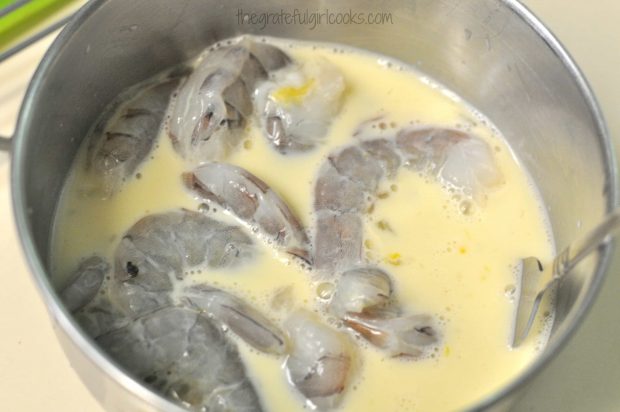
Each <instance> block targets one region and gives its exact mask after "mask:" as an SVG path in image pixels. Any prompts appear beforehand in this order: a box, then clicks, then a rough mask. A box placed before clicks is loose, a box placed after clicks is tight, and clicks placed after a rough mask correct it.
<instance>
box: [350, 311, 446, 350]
mask: <svg viewBox="0 0 620 412" xmlns="http://www.w3.org/2000/svg"><path fill="white" fill-rule="evenodd" d="M343 320H344V323H345V325H347V326H349V327H350V328H351V329H353V330H355V331H356V332H358V333H359V334H360V335H362V336H363V337H364V338H365V339H366V340H368V341H369V342H370V343H372V344H373V345H375V346H377V347H379V348H381V349H384V350H386V351H387V352H388V353H389V354H390V355H391V356H395V357H397V356H400V357H410V358H416V357H419V356H421V355H423V354H424V351H425V349H427V348H428V347H429V346H430V345H432V344H435V343H437V341H438V336H437V331H436V328H435V327H434V326H433V325H434V320H433V318H432V317H431V316H429V315H408V316H399V317H385V318H384V317H377V316H375V315H367V314H363V313H348V314H347V315H345V317H344V319H343Z"/></svg>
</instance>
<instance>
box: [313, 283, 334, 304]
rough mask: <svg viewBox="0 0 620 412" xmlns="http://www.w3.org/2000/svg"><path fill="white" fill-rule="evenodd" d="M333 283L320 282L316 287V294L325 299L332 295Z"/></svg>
mask: <svg viewBox="0 0 620 412" xmlns="http://www.w3.org/2000/svg"><path fill="white" fill-rule="evenodd" d="M334 288H335V287H334V284H333V283H330V282H322V283H320V284H319V285H318V286H317V287H316V295H317V296H318V297H319V298H320V299H323V300H327V299H329V298H331V297H332V294H333V293H334Z"/></svg>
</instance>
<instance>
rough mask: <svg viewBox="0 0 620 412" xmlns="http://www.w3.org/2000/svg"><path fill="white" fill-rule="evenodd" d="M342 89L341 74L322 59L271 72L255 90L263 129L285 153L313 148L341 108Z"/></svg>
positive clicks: (323, 135)
mask: <svg viewBox="0 0 620 412" xmlns="http://www.w3.org/2000/svg"><path fill="white" fill-rule="evenodd" d="M344 90H345V81H344V77H343V76H342V74H341V73H340V71H339V70H338V69H337V68H336V67H335V66H334V65H332V64H331V63H329V62H328V61H327V60H324V59H317V60H313V61H310V62H307V63H305V64H303V65H300V64H291V65H289V66H287V67H285V68H283V69H282V70H279V71H277V72H275V73H273V75H272V76H271V77H270V79H269V80H267V81H265V82H262V83H261V84H260V85H259V87H258V88H257V91H256V99H255V101H256V109H257V114H258V116H259V119H260V124H261V128H262V129H263V133H264V134H265V135H266V136H267V138H268V139H269V142H270V143H271V144H272V145H273V146H274V147H275V148H276V150H278V151H279V152H281V153H284V154H286V153H291V152H303V151H307V150H310V149H312V148H314V147H315V146H316V145H317V144H318V143H319V142H320V141H321V140H322V139H323V138H324V137H325V135H326V133H327V130H328V128H329V126H330V124H331V122H332V119H333V118H334V116H335V115H337V114H338V112H339V111H340V107H341V105H342V100H343V94H344Z"/></svg>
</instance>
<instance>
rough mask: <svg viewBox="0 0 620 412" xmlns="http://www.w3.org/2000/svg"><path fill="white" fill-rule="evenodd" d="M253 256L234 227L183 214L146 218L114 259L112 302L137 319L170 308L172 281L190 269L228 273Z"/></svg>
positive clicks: (249, 243)
mask: <svg viewBox="0 0 620 412" xmlns="http://www.w3.org/2000/svg"><path fill="white" fill-rule="evenodd" d="M254 255H255V250H254V246H253V242H252V240H251V239H250V238H249V237H248V235H246V234H245V232H244V231H243V230H242V229H241V228H239V227H237V226H232V225H228V224H224V223H221V222H218V221H216V220H213V219H211V218H209V217H207V216H204V215H203V214H201V213H198V212H192V211H189V210H184V209H181V210H175V211H171V212H166V213H160V214H155V215H150V216H146V217H144V218H142V219H140V220H139V221H138V222H136V223H135V224H134V225H133V226H132V227H131V228H130V229H129V230H128V231H127V232H126V233H125V235H124V236H123V238H122V239H121V241H120V244H119V245H118V247H117V249H116V253H115V261H114V278H115V282H114V284H113V286H114V287H113V298H114V299H115V301H117V302H119V303H120V305H121V306H122V307H124V308H125V310H126V311H127V312H128V313H129V314H131V315H133V316H137V315H140V314H142V313H146V312H149V311H152V310H154V309H156V308H158V307H162V306H166V305H169V304H171V303H172V302H171V297H170V292H171V291H172V289H173V284H172V279H173V278H176V279H183V278H184V277H185V273H186V272H187V271H188V270H189V269H190V268H194V267H210V268H222V267H234V266H237V265H240V264H242V263H244V262H248V261H249V260H251V259H252V258H253V256H254Z"/></svg>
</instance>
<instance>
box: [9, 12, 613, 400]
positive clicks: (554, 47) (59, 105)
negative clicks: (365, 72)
mask: <svg viewBox="0 0 620 412" xmlns="http://www.w3.org/2000/svg"><path fill="white" fill-rule="evenodd" d="M326 8H329V11H330V12H332V13H337V12H344V13H347V12H357V13H364V12H366V13H367V12H389V13H391V15H392V23H391V24H390V23H389V22H388V23H384V24H380V25H370V24H368V25H356V24H338V25H337V24H322V25H320V26H318V27H316V28H315V29H313V30H312V29H310V27H311V26H304V25H300V24H284V23H280V24H267V25H266V27H264V28H263V25H262V22H260V21H258V22H256V24H251V22H245V23H244V22H243V19H242V16H241V17H239V16H240V13H242V14H245V13H253V12H255V13H267V12H270V13H276V14H279V13H280V12H281V11H285V12H290V13H293V12H294V11H295V9H298V10H299V11H300V12H301V13H302V14H303V13H304V12H305V10H309V11H324V10H325V9H326ZM240 33H254V34H258V35H269V36H280V37H289V38H296V39H303V40H314V41H328V42H337V43H342V44H348V45H351V46H355V47H360V48H364V49H369V50H372V51H376V52H378V53H383V54H386V55H390V56H393V57H396V58H398V59H401V60H402V61H404V62H407V63H409V64H412V65H414V66H416V67H418V68H420V69H421V70H423V71H424V72H425V73H427V74H428V75H430V76H431V77H433V78H434V79H436V80H438V81H439V82H441V83H443V84H444V85H446V86H447V87H448V88H449V89H452V90H453V91H455V92H456V93H458V94H459V95H460V96H462V97H463V98H465V99H466V100H467V101H469V102H470V103H472V104H473V105H474V106H475V107H477V108H479V109H480V110H481V111H482V112H483V113H485V114H486V115H487V116H488V117H489V118H490V119H491V120H492V121H493V122H494V123H495V125H496V126H497V127H498V128H499V129H500V130H502V132H503V133H504V135H505V136H506V138H507V139H508V141H509V143H510V145H511V146H512V148H513V149H514V151H515V153H516V155H517V157H518V158H519V160H520V161H521V162H522V163H523V164H524V166H525V167H526V168H527V169H528V170H529V171H530V173H531V174H532V177H533V179H534V180H535V181H536V183H537V184H538V188H539V189H540V191H541V195H542V197H543V199H544V202H545V204H546V206H547V208H548V211H549V214H550V217H551V223H552V226H553V230H554V235H555V240H556V243H557V246H558V248H562V247H564V246H565V245H567V243H568V242H569V241H570V239H572V238H573V237H574V236H575V235H576V234H577V233H578V232H579V231H580V227H584V228H588V227H591V226H593V224H594V223H595V222H596V221H598V220H599V219H600V218H601V217H602V216H603V214H604V213H605V212H606V211H607V210H609V209H610V208H611V207H613V206H615V205H616V204H617V185H616V167H615V164H614V156H613V153H612V147H611V144H610V140H609V137H608V136H607V132H606V129H605V125H604V122H603V119H602V116H601V113H600V111H599V109H598V106H597V104H596V102H595V99H594V97H593V95H592V92H591V91H590V89H589V87H588V86H587V84H586V81H585V80H584V78H583V76H582V75H581V73H580V72H579V70H578V69H577V67H576V66H575V64H574V63H573V61H572V60H571V59H570V57H569V56H568V54H567V53H566V51H564V50H563V49H562V47H561V46H560V44H559V43H558V41H557V40H556V39H555V38H554V37H553V36H552V35H551V34H550V33H549V31H548V30H547V29H546V28H545V27H544V26H543V25H542V24H541V23H540V22H539V21H538V20H536V18H535V17H534V16H532V14H531V13H530V12H529V11H527V10H526V9H525V8H524V7H523V6H522V5H520V4H519V3H518V2H516V1H513V0H475V1H474V0H470V1H459V0H390V1H388V0H384V1H379V2H376V1H371V0H358V1H353V0H351V1H344V0H341V1H338V2H330V3H329V4H327V3H326V2H323V1H319V0H315V1H310V2H308V1H304V0H270V1H268V2H265V3H263V4H260V5H258V4H253V3H252V2H248V1H242V0H231V1H227V2H223V1H219V2H218V1H215V0H177V1H170V0H133V1H131V2H128V1H123V0H93V1H91V2H90V3H89V4H88V5H87V6H85V7H84V8H83V9H82V10H81V11H80V12H79V14H78V15H77V16H76V17H75V18H74V19H73V20H72V21H71V22H70V23H69V24H68V25H67V26H66V28H65V29H64V31H63V32H62V33H61V34H60V36H59V37H58V38H57V40H56V41H55V42H54V44H53V45H52V47H51V48H50V50H49V51H48V53H47V54H46V56H45V58H44V59H43V61H42V63H41V65H40V66H39V68H38V70H37V72H36V74H35V76H34V78H33V80H32V83H31V84H30V87H29V89H28V93H27V95H26V98H25V100H24V103H23V106H22V110H21V113H20V118H19V122H18V126H17V129H16V133H15V136H14V141H13V158H12V190H13V202H14V210H15V219H16V222H17V227H18V230H19V234H20V237H21V241H22V244H23V248H24V250H25V253H26V256H27V258H28V261H29V264H30V268H31V270H32V273H33V276H34V278H35V280H36V283H37V285H38V286H39V289H40V292H41V295H42V296H43V299H44V300H45V302H46V304H47V307H48V310H49V311H50V313H51V314H52V318H53V319H54V321H55V322H56V324H55V326H56V328H55V330H56V332H57V335H58V338H59V340H60V341H61V343H62V346H63V347H64V349H65V352H66V354H67V357H68V358H69V360H70V361H71V364H72V365H73V367H74V368H75V369H76V370H77V372H78V373H79V374H80V376H81V377H82V379H83V381H84V383H85V384H86V385H87V386H88V388H89V389H90V390H91V392H92V393H93V394H94V395H95V396H96V397H97V399H99V401H100V402H101V403H102V404H103V405H104V406H105V407H106V408H107V409H109V410H115V411H116V410H118V411H134V410H136V411H143V410H153V409H154V410H170V411H174V410H179V408H178V407H176V406H174V405H173V404H171V403H170V402H168V401H167V400H165V399H163V398H161V397H160V396H159V395H157V394H155V393H153V392H151V391H150V390H149V389H147V388H146V387H144V386H142V385H141V384H140V383H138V382H135V381H133V380H132V379H131V378H129V377H128V376H127V375H126V374H125V373H124V372H123V371H122V369H121V368H119V367H118V366H117V365H116V364H114V363H113V362H112V361H111V360H110V359H109V358H108V357H107V356H106V355H105V354H104V353H103V352H102V351H101V350H99V349H98V348H97V347H96V346H95V345H94V344H93V341H92V340H91V339H90V338H89V337H87V336H85V335H84V334H83V333H82V332H81V331H80V329H79V327H78V326H77V324H76V323H75V322H74V321H73V319H72V318H71V316H70V315H69V313H67V311H66V310H65V309H64V307H63V306H62V304H61V303H60V301H59V299H58V296H57V294H56V292H55V291H54V289H53V287H52V283H51V281H50V277H49V261H50V256H49V254H50V234H51V229H52V223H53V218H54V213H55V209H56V206H57V201H58V198H59V195H60V191H61V189H62V186H63V182H64V180H65V178H66V176H67V172H68V171H69V168H70V166H71V164H72V160H73V158H74V156H75V153H76V151H77V149H78V146H79V145H80V143H81V141H82V139H83V137H84V136H85V134H86V131H87V129H88V128H89V127H90V125H91V124H92V123H93V122H94V120H95V119H96V117H97V116H98V115H99V113H100V112H101V111H102V109H103V108H104V107H105V106H106V104H107V103H108V102H110V101H111V100H112V99H113V98H114V97H115V96H116V95H117V94H118V93H119V92H120V91H121V90H123V89H124V88H126V87H128V86H130V85H132V84H134V83H137V82H139V81H141V80H143V79H145V78H148V77H150V76H152V75H154V74H156V73H157V72H159V71H160V70H162V69H163V68H165V67H168V66H170V65H173V64H176V63H179V62H181V61H183V60H186V59H187V58H189V57H192V56H194V55H195V54H197V53H198V52H199V51H200V50H201V49H202V48H204V47H205V46H207V45H209V44H211V43H213V42H215V41H217V40H219V39H222V38H226V37H230V36H235V35H238V34H240ZM368 81H373V79H368ZM416 104H417V102H412V107H411V108H412V110H413V111H415V105H416ZM420 104H423V103H422V102H420ZM0 143H2V142H0ZM4 143H6V142H4ZM0 146H2V144H0ZM506 224H507V225H510V224H511V222H506ZM506 241H510V239H506ZM611 250H612V249H611V248H610V247H605V248H602V249H601V250H600V253H599V254H598V255H597V256H596V257H594V258H593V259H592V260H591V261H590V262H589V263H590V264H589V265H587V266H582V267H580V268H578V270H579V271H580V272H579V273H577V275H576V276H572V277H570V278H568V279H567V280H566V281H565V282H564V283H563V284H562V285H561V286H560V288H559V291H558V298H557V319H556V322H555V325H554V328H553V332H552V336H551V339H550V341H549V343H548V345H547V347H546V349H545V351H544V352H543V353H542V355H541V356H540V357H539V358H538V359H537V360H536V362H535V363H534V364H533V365H531V367H529V368H528V369H527V370H526V371H525V372H524V373H523V374H522V375H521V376H519V377H518V378H517V379H515V380H514V381H513V382H512V383H511V384H510V385H508V386H506V387H504V388H503V389H502V390H501V391H499V392H497V393H494V394H492V395H491V396H490V397H489V398H487V399H484V400H483V401H482V402H481V403H480V404H478V405H475V406H472V408H473V409H486V410H500V409H506V408H507V407H509V405H510V404H511V402H512V401H513V400H514V399H515V398H516V397H517V396H518V395H519V394H520V393H521V392H522V390H523V388H524V386H525V385H527V384H528V383H529V381H530V380H531V378H532V377H533V376H534V375H535V374H536V373H537V372H538V371H540V370H541V369H542V368H543V367H544V366H545V365H546V364H547V363H548V362H549V361H550V360H551V359H552V358H553V356H554V355H555V354H557V353H558V351H559V350H560V349H561V347H562V346H563V345H564V344H565V343H566V341H567V340H568V338H569V337H570V335H571V334H572V333H573V332H574V331H575V329H576V328H577V326H578V325H579V323H580V322H581V321H582V320H583V316H584V314H585V312H586V311H587V310H588V308H589V307H590V306H591V304H592V302H593V300H594V298H595V296H596V294H597V291H598V289H599V287H600V284H601V280H602V278H603V276H604V274H605V271H606V270H607V267H608V261H609V258H610V254H611ZM592 271H593V272H594V276H593V277H588V276H586V274H587V273H588V272H592Z"/></svg>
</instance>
